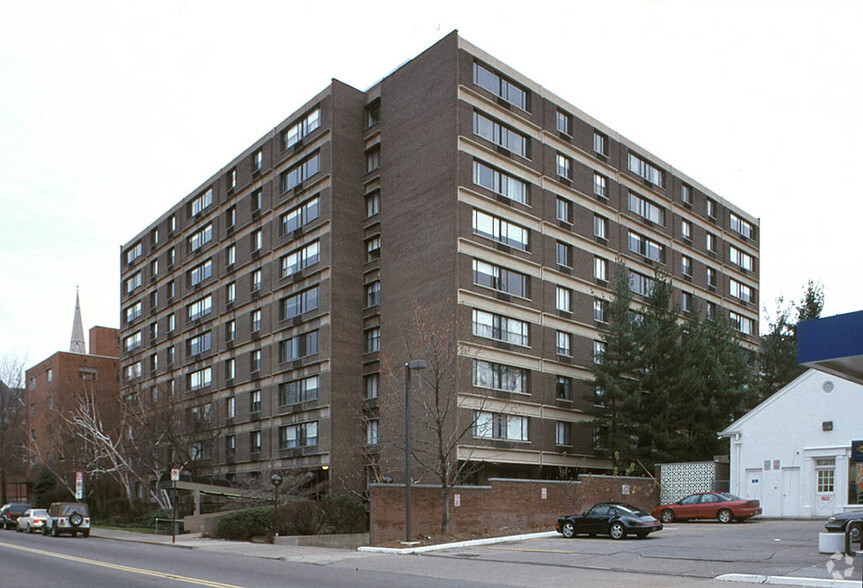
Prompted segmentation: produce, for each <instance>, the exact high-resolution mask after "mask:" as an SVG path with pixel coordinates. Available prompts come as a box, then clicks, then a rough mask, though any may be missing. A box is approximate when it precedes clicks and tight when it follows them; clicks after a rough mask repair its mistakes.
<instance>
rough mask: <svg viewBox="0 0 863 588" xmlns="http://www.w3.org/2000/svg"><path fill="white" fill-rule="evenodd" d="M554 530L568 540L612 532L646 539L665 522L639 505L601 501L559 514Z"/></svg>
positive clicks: (620, 535) (612, 536)
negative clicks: (585, 510)
mask: <svg viewBox="0 0 863 588" xmlns="http://www.w3.org/2000/svg"><path fill="white" fill-rule="evenodd" d="M554 529H555V530H556V531H557V532H558V533H560V534H561V535H563V536H564V537H566V538H567V539H569V538H571V537H575V536H576V535H588V536H589V537H594V536H596V535H611V538H612V539H623V538H624V537H626V536H627V535H635V536H636V537H638V538H639V539H644V538H645V537H647V535H648V534H650V533H653V532H655V531H660V530H662V523H661V522H659V521H658V520H656V519H655V518H653V517H652V516H650V515H649V514H647V513H646V512H645V511H643V510H641V509H640V508H638V507H637V506H632V505H631V504H626V503H625V502H600V503H599V504H595V505H593V507H592V508H591V509H590V510H588V511H587V512H585V513H583V514H575V515H566V516H562V517H560V518H559V519H557V524H556V525H555V526H554Z"/></svg>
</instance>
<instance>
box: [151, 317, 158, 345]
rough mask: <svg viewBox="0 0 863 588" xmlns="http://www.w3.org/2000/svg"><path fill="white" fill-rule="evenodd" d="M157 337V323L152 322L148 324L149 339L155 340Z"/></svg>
mask: <svg viewBox="0 0 863 588" xmlns="http://www.w3.org/2000/svg"><path fill="white" fill-rule="evenodd" d="M158 338H159V323H157V322H156V323H152V324H151V325H150V341H155V340H156V339H158Z"/></svg>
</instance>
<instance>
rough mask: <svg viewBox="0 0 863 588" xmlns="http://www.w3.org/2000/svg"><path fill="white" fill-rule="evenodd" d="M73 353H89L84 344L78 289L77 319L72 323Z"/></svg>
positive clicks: (76, 290)
mask: <svg viewBox="0 0 863 588" xmlns="http://www.w3.org/2000/svg"><path fill="white" fill-rule="evenodd" d="M69 351H70V352H71V353H84V354H86V353H87V344H86V343H85V342H84V326H83V324H82V322H81V301H80V300H79V298H78V288H77V287H76V288H75V318H74V319H73V321H72V341H71V342H70V343H69Z"/></svg>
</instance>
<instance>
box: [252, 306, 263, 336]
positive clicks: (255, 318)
mask: <svg viewBox="0 0 863 588" xmlns="http://www.w3.org/2000/svg"><path fill="white" fill-rule="evenodd" d="M250 316H251V326H252V332H256V331H260V330H261V309H260V308H256V309H255V310H253V311H252V314H251V315H250Z"/></svg>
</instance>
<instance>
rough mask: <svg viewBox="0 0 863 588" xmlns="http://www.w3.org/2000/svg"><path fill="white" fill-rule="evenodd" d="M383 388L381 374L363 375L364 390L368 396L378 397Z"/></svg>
mask: <svg viewBox="0 0 863 588" xmlns="http://www.w3.org/2000/svg"><path fill="white" fill-rule="evenodd" d="M380 389H381V375H380V374H366V375H365V376H363V391H364V393H365V397H366V398H377V397H378V394H379V393H380Z"/></svg>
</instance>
